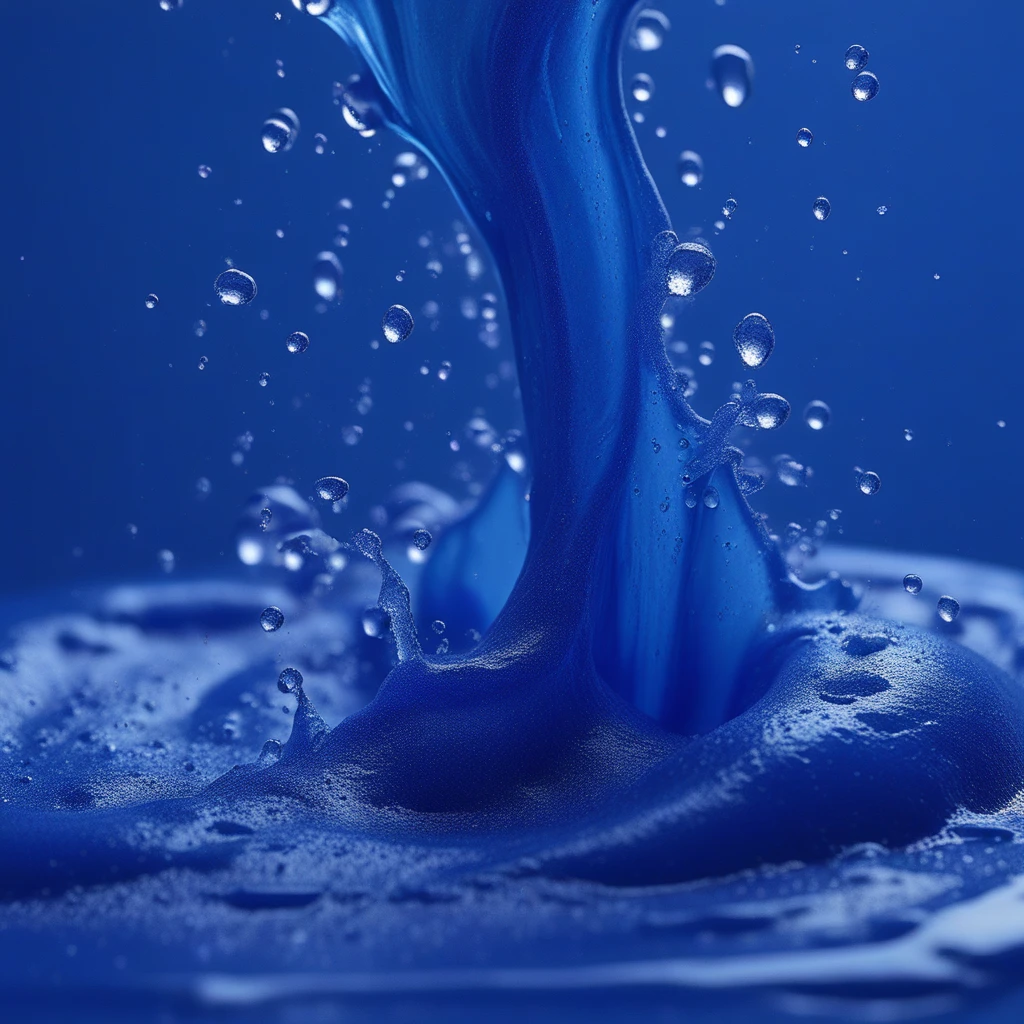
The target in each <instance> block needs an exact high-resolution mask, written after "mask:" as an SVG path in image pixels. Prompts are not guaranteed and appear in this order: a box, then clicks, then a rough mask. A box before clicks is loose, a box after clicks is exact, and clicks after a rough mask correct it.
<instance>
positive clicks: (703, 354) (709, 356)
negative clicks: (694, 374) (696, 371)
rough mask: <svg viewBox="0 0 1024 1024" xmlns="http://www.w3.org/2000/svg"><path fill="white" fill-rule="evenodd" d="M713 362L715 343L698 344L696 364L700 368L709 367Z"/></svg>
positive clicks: (704, 342)
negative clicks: (698, 364)
mask: <svg viewBox="0 0 1024 1024" xmlns="http://www.w3.org/2000/svg"><path fill="white" fill-rule="evenodd" d="M714 361H715V343H714V342H713V341H702V342H701V343H700V349H699V354H698V355H697V362H698V363H700V365H701V366H710V365H711V364H712V363H713V362H714Z"/></svg>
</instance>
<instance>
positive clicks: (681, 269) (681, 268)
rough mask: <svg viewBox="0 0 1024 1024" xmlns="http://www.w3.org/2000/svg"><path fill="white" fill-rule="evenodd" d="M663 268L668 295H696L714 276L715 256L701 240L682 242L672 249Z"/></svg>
mask: <svg viewBox="0 0 1024 1024" xmlns="http://www.w3.org/2000/svg"><path fill="white" fill-rule="evenodd" d="M665 270H666V285H667V287H668V291H669V294H670V295H682V296H691V295H696V294H697V292H699V291H700V290H701V289H702V288H705V287H706V286H707V285H708V284H710V282H711V279H712V278H713V277H714V276H715V257H714V255H713V254H712V252H711V250H710V249H709V248H708V247H707V246H706V245H704V244H703V243H701V242H683V243H682V245H677V246H676V247H675V249H673V250H672V254H671V255H670V256H669V258H668V264H667V265H666V268H665Z"/></svg>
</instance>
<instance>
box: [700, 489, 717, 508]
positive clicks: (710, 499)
mask: <svg viewBox="0 0 1024 1024" xmlns="http://www.w3.org/2000/svg"><path fill="white" fill-rule="evenodd" d="M719 500H720V499H719V496H718V489H717V488H715V487H705V488H704V498H703V501H704V507H705V508H718V503H719Z"/></svg>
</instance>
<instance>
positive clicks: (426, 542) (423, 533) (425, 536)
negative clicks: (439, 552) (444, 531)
mask: <svg viewBox="0 0 1024 1024" xmlns="http://www.w3.org/2000/svg"><path fill="white" fill-rule="evenodd" d="M433 539H434V538H433V536H432V535H431V533H430V531H429V530H423V529H420V530H416V532H415V533H413V535H412V542H413V544H415V545H416V547H417V548H418V549H419V550H420V551H426V550H427V548H429V547H430V543H431V541H433Z"/></svg>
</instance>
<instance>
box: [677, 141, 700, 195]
mask: <svg viewBox="0 0 1024 1024" xmlns="http://www.w3.org/2000/svg"><path fill="white" fill-rule="evenodd" d="M679 180H680V181H681V182H682V183H683V184H684V185H687V186H689V187H690V188H693V187H694V186H695V185H699V184H700V183H701V182H702V181H703V180H704V161H703V160H702V159H701V158H700V154H699V153H695V152H694V151H693V150H692V149H684V150H683V151H682V153H680V154H679Z"/></svg>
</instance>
